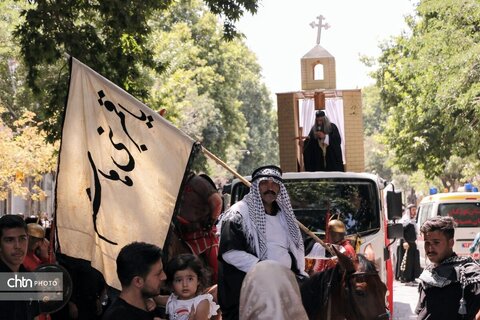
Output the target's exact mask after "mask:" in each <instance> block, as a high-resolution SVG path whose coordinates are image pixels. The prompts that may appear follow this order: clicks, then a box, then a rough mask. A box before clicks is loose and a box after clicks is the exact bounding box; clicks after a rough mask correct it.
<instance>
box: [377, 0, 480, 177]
mask: <svg viewBox="0 0 480 320" xmlns="http://www.w3.org/2000/svg"><path fill="white" fill-rule="evenodd" d="M408 23H409V26H410V28H411V33H404V34H402V35H401V36H399V37H397V38H395V39H393V40H392V41H391V42H390V43H386V44H384V45H383V46H382V55H381V56H380V58H379V60H378V62H379V69H378V71H377V72H376V78H377V81H378V85H379V87H380V88H381V98H382V105H383V108H384V109H383V111H384V112H385V113H386V114H387V116H388V118H387V122H386V125H385V136H386V139H387V142H388V144H389V146H390V147H391V149H392V150H393V152H394V154H395V163H396V165H398V167H399V168H400V170H402V171H405V172H412V171H415V170H417V169H422V170H424V171H425V173H426V175H427V176H428V177H433V176H435V175H438V174H440V173H442V172H443V170H444V168H445V166H446V163H447V161H448V160H449V159H450V158H451V157H452V156H458V157H469V156H473V157H474V158H476V159H480V151H479V150H480V139H479V138H478V135H477V134H476V133H477V132H479V131H480V121H479V120H480V107H479V103H480V81H479V80H480V68H479V65H480V41H479V40H480V32H479V31H480V3H479V2H478V1H476V0H441V1H439V0H423V1H420V3H419V5H418V7H417V9H416V15H414V16H411V17H409V18H408Z"/></svg>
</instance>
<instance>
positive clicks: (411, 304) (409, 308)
mask: <svg viewBox="0 0 480 320" xmlns="http://www.w3.org/2000/svg"><path fill="white" fill-rule="evenodd" d="M417 300H418V291H417V287H413V286H407V285H405V284H403V283H401V282H400V281H394V282H393V308H394V316H393V320H410V319H416V318H417V317H416V315H415V307H416V306H417Z"/></svg>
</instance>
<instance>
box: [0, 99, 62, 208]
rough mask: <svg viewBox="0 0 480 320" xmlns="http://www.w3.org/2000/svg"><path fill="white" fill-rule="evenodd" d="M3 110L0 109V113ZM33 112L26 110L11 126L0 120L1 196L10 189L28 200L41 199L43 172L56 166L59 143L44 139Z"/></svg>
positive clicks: (42, 195)
mask: <svg viewBox="0 0 480 320" xmlns="http://www.w3.org/2000/svg"><path fill="white" fill-rule="evenodd" d="M4 112H6V110H5V109H3V108H0V114H3V113H4ZM34 118H35V115H34V114H33V113H32V112H29V111H27V112H25V113H23V114H21V115H20V116H19V119H18V120H16V121H14V123H13V125H12V128H10V127H8V126H6V125H5V124H4V123H3V121H2V120H0V199H1V200H4V199H6V197H7V196H8V193H9V192H12V193H13V194H14V195H18V196H22V197H24V198H26V199H30V200H34V201H36V200H41V199H43V198H44V196H45V193H44V191H43V190H42V189H41V187H40V182H41V181H42V178H43V174H45V173H51V172H53V171H54V170H55V167H56V156H55V154H56V152H57V151H58V143H57V144H54V145H53V144H50V143H46V142H45V133H44V132H43V131H39V130H38V128H37V124H36V123H35V121H34Z"/></svg>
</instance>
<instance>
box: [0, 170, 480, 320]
mask: <svg viewBox="0 0 480 320" xmlns="http://www.w3.org/2000/svg"><path fill="white" fill-rule="evenodd" d="M192 177H193V176H192ZM198 184H200V185H202V186H203V187H202V188H201V190H200V191H198V193H197V191H195V186H194V185H190V188H189V189H187V190H186V191H184V193H183V195H182V196H184V197H185V198H188V197H191V196H192V195H193V196H195V197H197V200H194V201H193V202H195V203H197V204H199V203H202V201H203V205H202V207H203V208H204V209H203V210H205V211H206V213H204V212H203V213H202V217H204V218H203V219H200V220H196V221H193V219H194V218H195V217H194V216H188V215H187V211H188V210H185V209H186V208H185V207H186V206H187V204H188V206H190V205H191V204H190V203H192V202H191V201H190V200H189V199H185V198H184V199H181V203H182V204H183V206H184V207H183V209H180V212H182V210H183V212H185V213H182V215H181V216H180V221H178V222H177V223H179V224H180V225H181V226H182V227H183V229H182V230H180V231H179V232H180V233H181V234H185V235H187V236H188V235H189V234H190V235H191V234H195V233H197V234H202V235H205V237H206V238H208V239H210V238H211V237H212V236H213V235H214V233H213V232H214V231H217V232H218V235H217V236H215V237H217V238H216V239H213V240H212V241H210V242H208V241H207V242H206V245H205V246H204V247H203V248H200V249H199V250H197V251H194V250H192V252H191V253H187V254H181V255H177V256H175V257H171V258H170V259H169V261H167V262H166V263H165V265H164V262H165V257H164V252H163V251H162V249H161V248H160V247H158V246H156V245H154V244H149V243H143V242H133V243H130V244H128V245H126V246H124V247H123V248H122V249H121V250H120V252H119V254H118V256H117V258H116V264H117V276H118V279H119V281H120V284H121V291H117V292H116V297H114V296H115V295H111V294H109V295H108V296H110V299H109V301H108V303H106V304H102V302H104V301H103V300H104V297H106V293H107V291H109V290H112V288H109V287H108V286H107V285H106V283H105V280H104V279H103V276H102V274H101V273H99V272H98V271H96V270H95V269H94V268H92V267H91V266H90V264H89V262H88V261H83V260H80V259H75V258H71V257H64V256H61V255H57V257H56V260H57V261H56V263H60V264H63V265H65V267H66V269H67V270H68V272H69V273H70V274H71V276H72V279H73V280H74V281H73V282H74V286H76V289H75V290H74V291H75V292H74V294H73V295H72V299H71V300H70V301H69V302H68V303H67V304H66V305H65V307H64V308H63V309H62V310H60V311H59V312H57V313H53V314H51V315H48V317H50V316H51V318H52V319H92V320H94V319H104V320H113V319H115V320H122V319H129V320H131V319H140V320H143V319H145V320H147V319H149V320H152V319H202V320H206V319H219V318H220V317H221V319H227V320H228V319H245V320H246V319H248V320H250V319H280V320H281V319H307V318H308V317H307V314H306V312H305V309H304V308H303V306H302V298H301V296H300V293H299V284H301V283H302V282H303V281H305V279H306V278H308V277H309V274H308V273H307V272H306V267H305V258H309V259H315V261H317V262H316V263H315V267H314V269H315V270H314V271H316V272H322V271H325V270H327V269H329V268H332V267H334V266H335V258H336V257H332V256H331V252H332V251H333V252H335V251H337V252H343V254H345V255H346V256H347V257H349V258H351V259H356V252H355V249H354V248H353V246H352V245H351V243H350V242H349V241H348V240H346V239H345V234H346V232H347V230H346V226H345V224H344V223H343V222H342V221H341V220H339V219H338V218H334V219H332V220H330V221H329V223H328V228H327V239H328V241H329V244H328V245H327V246H326V247H325V246H324V245H321V244H319V243H317V242H315V241H313V240H312V239H310V238H307V239H305V238H304V237H303V236H302V234H301V232H300V228H299V226H298V224H297V223H296V220H295V215H294V213H293V209H292V206H291V203H290V199H289V195H288V192H287V190H286V188H285V186H284V184H283V180H282V171H281V169H280V168H278V167H276V166H272V165H269V166H263V167H260V168H258V169H256V170H255V171H254V172H253V174H252V180H251V187H250V192H249V193H248V194H247V195H246V196H245V197H244V198H243V199H242V200H241V201H239V202H237V203H236V204H234V205H233V206H231V207H230V208H229V209H228V210H227V211H225V212H224V213H223V214H222V215H221V216H220V217H219V216H218V214H219V209H218V208H219V204H218V201H217V200H218V198H217V197H216V196H213V197H212V195H214V194H215V193H214V192H211V189H210V187H208V185H209V184H210V183H207V184H205V183H204V181H202V182H198ZM200 192H201V195H200V196H199V194H200ZM201 199H203V200H201ZM209 199H210V201H209ZM212 199H213V200H212ZM415 212H416V211H415V207H414V206H410V207H409V208H408V213H407V215H406V216H405V217H404V219H402V223H404V226H405V235H404V240H403V242H402V244H401V246H400V247H399V249H403V250H404V252H403V253H401V255H400V256H401V258H399V260H400V266H399V268H398V270H399V274H398V277H399V279H402V280H403V281H405V282H412V281H414V280H415V279H416V278H418V279H419V284H418V288H419V292H420V296H419V302H418V306H417V310H416V312H417V314H418V319H430V320H434V319H479V318H480V311H479V310H480V265H479V264H478V263H477V262H475V261H473V260H472V259H471V258H469V257H458V256H457V255H456V254H455V252H454V251H453V244H454V232H455V222H454V221H453V219H452V218H450V217H435V218H430V219H428V220H427V221H426V222H425V223H424V224H423V226H422V227H421V229H420V230H415V227H414V225H413V224H412V221H413V220H414V219H415ZM182 219H183V220H182ZM217 219H218V224H217V225H216V226H215V224H214V223H213V222H214V221H215V220H217ZM192 221H193V223H192ZM189 223H192V224H194V225H196V226H197V227H195V228H193V227H192V228H188V227H187V226H188V224H189ZM410 225H411V226H413V231H407V229H409V228H410V229H412V227H410ZM409 232H410V233H411V234H409ZM418 232H419V233H421V234H422V235H423V237H424V240H425V251H426V254H427V256H428V258H429V259H430V261H431V262H432V264H430V265H429V266H428V267H427V268H426V269H425V270H423V272H422V273H421V274H420V272H419V269H417V266H416V262H415V259H416V256H417V254H416V251H417V250H416V245H415V239H416V235H417V233H418ZM45 241H46V239H45V230H44V229H43V227H42V226H40V225H39V224H38V223H37V224H36V225H31V224H27V223H26V222H25V220H24V219H22V218H21V217H19V216H16V215H5V216H3V217H1V218H0V271H1V272H28V271H29V270H30V271H31V270H35V267H36V266H38V265H41V264H42V263H45V262H48V263H52V262H54V261H53V260H52V259H51V252H49V250H48V249H49V247H50V246H48V243H47V242H45ZM217 246H218V255H217V254H216V257H215V258H216V259H215V262H214V263H211V259H212V255H210V254H207V255H205V257H204V259H203V260H202V259H200V257H201V256H202V253H205V252H207V251H208V252H209V249H211V248H214V249H215V251H214V252H215V253H216V252H217V248H216V247H217ZM332 247H333V248H334V249H335V250H332ZM412 253H413V254H412ZM27 256H30V258H28V259H27V258H26V257H27ZM217 259H218V260H217ZM209 261H210V262H209ZM217 261H218V265H217V264H216V262H217ZM217 268H218V269H217ZM212 273H213V274H215V275H216V278H215V280H216V281H215V282H216V283H217V284H218V287H217V285H213V286H211V277H210V275H211V274H212ZM412 279H413V280H412ZM81 283H83V284H84V286H83V287H82V285H79V284H81ZM40 311H41V306H40V305H39V304H38V303H36V302H34V301H13V302H12V301H9V302H7V301H0V319H40V318H39V317H40V316H45V315H41V314H40Z"/></svg>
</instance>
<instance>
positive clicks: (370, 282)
mask: <svg viewBox="0 0 480 320" xmlns="http://www.w3.org/2000/svg"><path fill="white" fill-rule="evenodd" d="M334 250H335V251H336V254H337V257H338V267H339V269H340V272H341V273H342V274H343V277H342V285H341V288H342V290H341V295H342V300H343V301H344V305H345V307H344V308H343V310H345V314H344V316H345V318H346V319H348V320H367V319H368V320H370V319H371V320H375V319H376V320H381V319H385V320H388V319H389V313H388V312H387V307H386V300H385V295H386V292H387V287H386V285H385V284H384V283H383V282H382V280H381V279H380V276H379V274H378V270H377V268H376V266H375V264H374V263H373V262H372V261H370V260H368V259H367V258H365V256H363V255H362V254H358V255H357V259H355V260H352V259H350V258H349V257H347V256H345V255H344V254H342V253H340V252H338V251H337V250H336V249H335V248H334Z"/></svg>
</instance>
